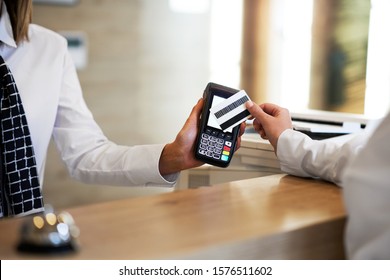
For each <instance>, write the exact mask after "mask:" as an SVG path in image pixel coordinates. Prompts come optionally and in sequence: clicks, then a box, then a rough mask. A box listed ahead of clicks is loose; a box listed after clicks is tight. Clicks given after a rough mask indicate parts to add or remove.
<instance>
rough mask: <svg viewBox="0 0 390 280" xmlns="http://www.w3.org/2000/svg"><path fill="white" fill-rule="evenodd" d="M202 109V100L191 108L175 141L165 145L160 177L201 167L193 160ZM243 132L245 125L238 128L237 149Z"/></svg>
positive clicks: (197, 161) (160, 165) (199, 163)
mask: <svg viewBox="0 0 390 280" xmlns="http://www.w3.org/2000/svg"><path fill="white" fill-rule="evenodd" d="M202 108H203V99H202V98H201V99H199V101H198V103H197V104H196V105H195V106H194V107H193V108H192V111H191V114H190V116H189V117H188V119H187V121H186V122H185V124H184V126H183V128H182V129H181V130H180V131H179V133H178V134H177V136H176V139H175V141H173V142H172V143H169V144H167V145H165V147H164V149H163V151H162V153H161V157H160V162H159V169H160V174H161V175H163V176H164V175H169V174H172V173H176V172H179V171H182V170H185V169H189V168H194V167H198V166H201V165H202V164H203V162H201V161H199V160H197V159H196V158H195V152H194V149H195V141H196V137H197V134H198V127H199V125H200V115H201V113H202ZM244 131H245V123H242V124H241V126H240V134H239V137H238V140H237V149H238V148H239V147H240V145H241V136H242V134H243V133H244Z"/></svg>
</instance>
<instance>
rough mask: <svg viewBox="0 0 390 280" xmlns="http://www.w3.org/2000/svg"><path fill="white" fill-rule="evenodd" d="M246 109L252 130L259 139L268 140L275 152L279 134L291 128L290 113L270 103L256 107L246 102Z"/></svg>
mask: <svg viewBox="0 0 390 280" xmlns="http://www.w3.org/2000/svg"><path fill="white" fill-rule="evenodd" d="M246 107H247V109H248V111H249V112H250V113H251V115H252V117H253V118H254V121H253V127H254V129H255V130H256V131H257V132H258V133H259V134H260V136H261V138H263V139H268V140H269V142H270V143H271V145H272V146H273V147H274V150H275V152H276V147H277V142H278V139H279V136H280V134H282V132H283V131H285V130H286V129H291V128H292V122H291V117H290V112H289V111H288V110H287V109H286V108H282V107H280V106H278V105H275V104H271V103H264V104H261V105H257V104H254V103H253V102H252V101H248V102H247V103H246Z"/></svg>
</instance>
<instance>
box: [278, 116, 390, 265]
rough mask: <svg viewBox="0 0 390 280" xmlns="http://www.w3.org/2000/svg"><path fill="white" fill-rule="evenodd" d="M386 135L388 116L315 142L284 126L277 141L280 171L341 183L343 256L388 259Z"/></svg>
mask: <svg viewBox="0 0 390 280" xmlns="http://www.w3.org/2000/svg"><path fill="white" fill-rule="evenodd" d="M389 138H390V114H389V115H388V116H387V117H386V118H385V119H384V120H383V121H382V120H377V121H373V122H372V123H370V124H369V125H368V126H367V128H366V129H365V131H364V132H363V133H360V134H357V135H350V136H348V137H341V138H335V139H333V140H332V139H329V140H328V141H324V140H321V141H315V140H312V139H310V138H309V137H308V136H306V135H305V134H303V133H300V132H298V131H294V130H292V129H289V130H286V131H284V132H283V133H282V134H281V135H280V137H279V139H278V144H277V145H278V146H277V156H278V159H279V161H280V165H281V169H282V171H284V172H286V173H288V174H292V175H296V176H301V177H317V178H321V179H324V180H328V181H330V182H334V183H336V184H338V185H339V186H341V187H343V198H344V201H345V206H346V210H347V216H348V219H347V228H346V235H345V244H346V253H347V257H348V258H349V259H390V218H389V215H390V148H389ZM339 140H342V141H339Z"/></svg>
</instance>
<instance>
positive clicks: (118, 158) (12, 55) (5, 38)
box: [0, 3, 178, 186]
mask: <svg viewBox="0 0 390 280" xmlns="http://www.w3.org/2000/svg"><path fill="white" fill-rule="evenodd" d="M3 5H4V3H3ZM28 35H29V41H23V42H22V43H20V44H19V45H18V46H17V45H16V43H15V41H14V39H13V36H12V29H11V25H10V20H9V16H8V13H7V11H6V8H5V7H4V6H3V9H2V14H1V19H0V41H1V42H2V43H1V45H0V54H1V55H2V56H3V58H4V60H5V62H6V63H7V65H8V67H9V68H10V69H11V71H12V73H13V75H14V78H15V81H16V84H17V87H18V89H19V93H20V96H21V99H22V102H23V105H24V109H25V113H26V117H27V121H28V124H29V128H30V133H31V138H32V142H33V145H34V150H35V155H36V162H37V168H38V172H39V178H40V182H41V186H42V183H43V177H44V167H45V160H46V155H47V149H48V145H49V141H50V139H51V137H52V136H53V139H54V141H55V144H56V146H57V148H58V150H59V152H60V154H61V157H62V159H63V160H64V162H65V163H66V166H67V168H68V170H69V173H70V175H71V176H72V177H73V178H76V179H78V180H80V181H82V182H85V183H94V184H107V185H137V186H140V185H153V186H158V185H173V184H174V183H175V180H176V179H177V177H178V174H172V175H170V176H167V177H166V179H165V178H163V177H162V176H161V175H160V173H159V167H158V165H159V159H160V155H161V152H162V149H163V147H164V145H140V146H133V147H127V146H119V145H116V144H115V143H112V142H110V141H109V140H108V139H107V138H106V137H105V136H104V135H103V133H102V131H101V129H100V128H99V126H98V125H97V124H96V122H95V121H94V119H93V116H92V114H91V112H90V111H89V109H88V108H87V106H86V104H85V102H84V99H83V96H82V90H81V87H80V83H79V80H78V77H77V73H76V69H75V66H74V64H73V61H72V59H71V57H70V54H69V53H68V50H67V42H66V40H65V38H63V37H61V36H60V35H59V34H57V33H55V32H53V31H50V30H48V29H45V28H43V27H41V26H38V25H35V24H30V27H29V33H28ZM118 125H121V124H118Z"/></svg>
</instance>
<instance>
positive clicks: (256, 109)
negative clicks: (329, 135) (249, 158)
mask: <svg viewBox="0 0 390 280" xmlns="http://www.w3.org/2000/svg"><path fill="white" fill-rule="evenodd" d="M247 108H248V110H249V111H250V113H251V114H252V116H253V117H254V121H253V125H254V128H255V130H256V131H257V132H258V133H259V134H260V136H261V137H262V138H264V139H269V141H270V143H271V144H272V146H273V147H274V150H275V153H276V155H277V157H278V160H279V161H280V166H281V169H282V171H283V172H286V173H288V174H292V175H296V176H301V177H317V178H322V179H324V180H327V181H331V182H334V183H336V184H340V182H341V175H342V174H343V172H344V169H345V166H346V164H347V163H348V162H349V160H350V159H351V158H352V156H353V155H354V154H356V153H357V152H358V150H359V147H361V146H362V145H364V143H365V141H366V138H365V137H362V136H358V135H350V136H348V137H345V140H344V141H334V140H330V141H324V140H322V141H316V140H312V139H311V138H310V137H308V136H307V135H305V134H303V133H301V132H298V131H295V130H293V129H292V122H291V117H290V113H289V111H288V110H287V109H285V108H282V107H279V106H277V105H274V104H270V103H266V104H262V105H260V106H258V105H255V104H253V103H252V102H251V103H248V104H247Z"/></svg>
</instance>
